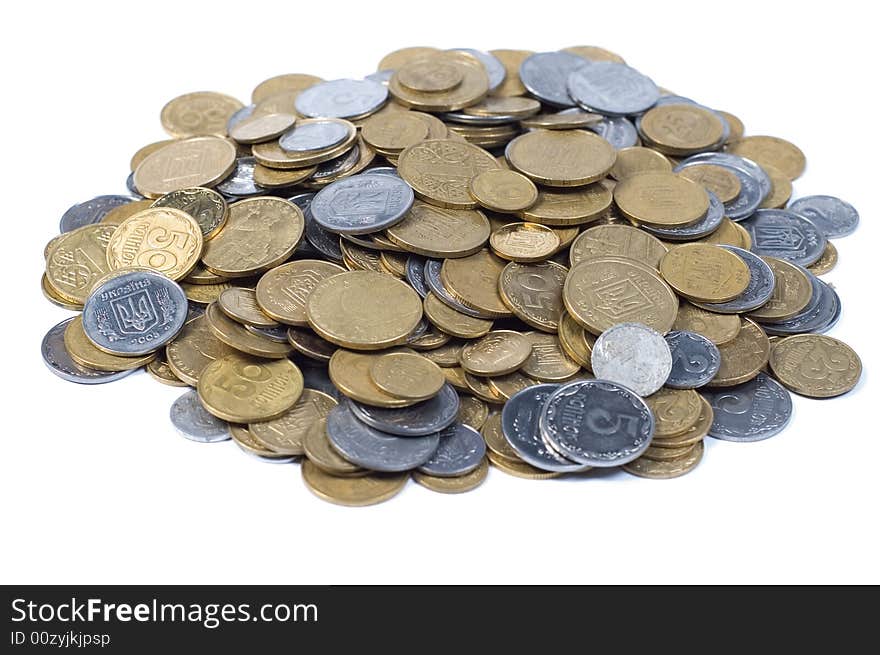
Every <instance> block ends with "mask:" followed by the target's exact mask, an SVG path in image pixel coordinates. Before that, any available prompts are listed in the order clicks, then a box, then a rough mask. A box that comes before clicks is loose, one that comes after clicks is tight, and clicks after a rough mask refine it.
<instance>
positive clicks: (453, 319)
mask: <svg viewBox="0 0 880 655" xmlns="http://www.w3.org/2000/svg"><path fill="white" fill-rule="evenodd" d="M424 310H425V316H426V317H427V319H428V320H429V321H431V323H433V324H434V325H436V326H437V327H438V328H439V329H440V330H443V331H444V332H446V333H447V334H451V335H452V336H454V337H460V338H462V339H477V338H479V337H481V336H483V335H484V334H486V333H487V332H489V330H491V329H492V325H493V322H492V321H491V320H486V319H483V318H474V317H473V316H468V315H467V314H462V313H461V312H459V311H456V310H454V309H452V307H450V306H449V305H447V304H445V303H444V302H442V301H441V300H439V299H438V298H437V296H435V295H434V294H433V293H431V292H430V291H429V292H428V295H427V296H425V300H424Z"/></svg>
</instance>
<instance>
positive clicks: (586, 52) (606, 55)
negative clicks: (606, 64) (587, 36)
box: [562, 45, 626, 64]
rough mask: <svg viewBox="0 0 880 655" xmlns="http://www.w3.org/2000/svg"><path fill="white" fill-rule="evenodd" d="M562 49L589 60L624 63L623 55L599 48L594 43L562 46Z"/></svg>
mask: <svg viewBox="0 0 880 655" xmlns="http://www.w3.org/2000/svg"><path fill="white" fill-rule="evenodd" d="M562 51H563V52H570V53H571V54H573V55H577V56H578V57H583V58H584V59H589V60H590V61H613V62H616V63H618V64H625V63H626V62H625V61H624V59H623V57H621V56H620V55H618V54H617V53H614V52H611V51H610V50H606V49H605V48H600V47H599V46H596V45H576V46H571V47H570V48H563V49H562Z"/></svg>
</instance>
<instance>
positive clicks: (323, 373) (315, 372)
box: [300, 361, 344, 402]
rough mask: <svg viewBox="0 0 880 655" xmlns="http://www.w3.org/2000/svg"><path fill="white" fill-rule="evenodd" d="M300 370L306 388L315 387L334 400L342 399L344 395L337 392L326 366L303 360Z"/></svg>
mask: <svg viewBox="0 0 880 655" xmlns="http://www.w3.org/2000/svg"><path fill="white" fill-rule="evenodd" d="M300 371H301V372H302V374H303V380H304V382H305V386H306V388H307V389H315V390H316V391H320V392H321V393H325V394H327V395H328V396H331V397H332V398H335V399H336V401H337V402H338V401H340V400H342V398H344V396H343V395H342V394H341V393H340V392H339V389H337V388H336V387H335V386H334V385H333V382H332V381H331V380H330V376H329V375H328V374H327V366H322V365H319V364H315V363H314V362H309V361H303V362H301V364H300Z"/></svg>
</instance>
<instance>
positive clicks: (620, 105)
mask: <svg viewBox="0 0 880 655" xmlns="http://www.w3.org/2000/svg"><path fill="white" fill-rule="evenodd" d="M568 94H569V95H570V96H571V98H572V99H573V100H574V101H575V102H576V103H577V104H578V105H580V106H581V107H583V108H584V109H586V110H587V111H597V112H599V113H600V114H606V115H608V116H627V115H632V114H640V113H642V112H643V111H646V110H648V109H650V108H651V107H652V106H653V105H654V103H655V102H657V99H658V98H659V97H660V89H658V88H657V85H656V84H654V81H653V80H652V79H651V78H650V77H648V76H647V75H643V74H642V73H640V72H639V71H637V70H636V69H635V68H633V67H632V66H627V65H626V64H620V63H617V62H614V61H596V62H593V63H592V64H590V65H589V66H583V67H581V68H578V69H577V70H575V71H573V72H572V73H570V74H569V76H568Z"/></svg>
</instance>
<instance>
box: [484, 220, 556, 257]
mask: <svg viewBox="0 0 880 655" xmlns="http://www.w3.org/2000/svg"><path fill="white" fill-rule="evenodd" d="M489 245H490V246H491V247H492V251H493V252H494V253H495V254H496V255H498V256H499V257H502V258H504V259H507V260H510V261H514V262H523V263H529V262H540V261H544V260H545V259H547V258H548V257H550V256H551V255H552V254H553V253H555V252H556V251H557V250H559V247H560V245H561V239H560V238H559V235H558V234H556V232H555V231H553V230H551V229H550V228H549V227H546V226H544V225H539V224H537V223H508V224H507V225H504V226H502V227H501V228H500V229H498V230H496V231H495V232H493V233H492V236H490V237H489Z"/></svg>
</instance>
